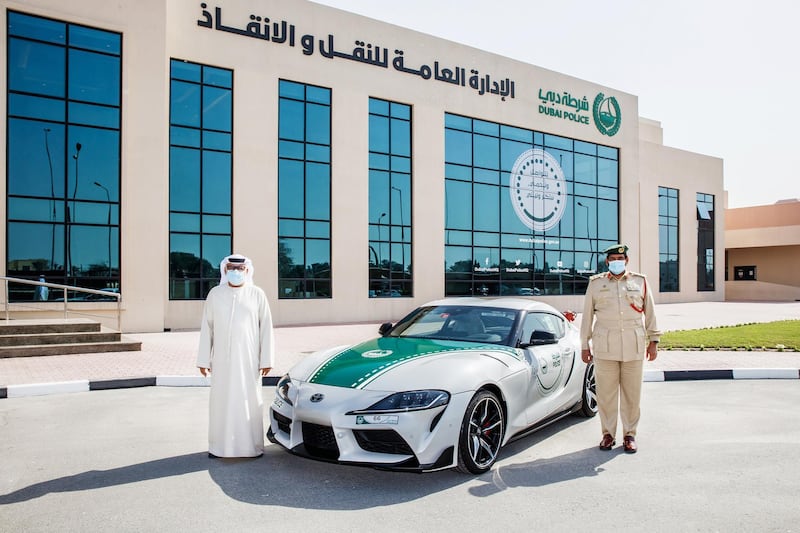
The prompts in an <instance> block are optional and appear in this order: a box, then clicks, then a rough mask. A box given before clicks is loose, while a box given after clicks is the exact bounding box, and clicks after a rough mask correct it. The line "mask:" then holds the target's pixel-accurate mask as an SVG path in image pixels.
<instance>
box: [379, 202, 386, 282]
mask: <svg viewBox="0 0 800 533" xmlns="http://www.w3.org/2000/svg"><path fill="white" fill-rule="evenodd" d="M385 216H386V213H381V216H379V217H378V271H379V272H380V270H381V269H382V268H383V256H382V254H381V248H382V247H383V230H382V228H381V220H383V217H385Z"/></svg>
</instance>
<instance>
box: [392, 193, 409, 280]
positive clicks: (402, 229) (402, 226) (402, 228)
mask: <svg viewBox="0 0 800 533" xmlns="http://www.w3.org/2000/svg"><path fill="white" fill-rule="evenodd" d="M392 189H394V190H395V191H397V192H398V193H399V194H400V240H401V241H402V242H401V244H400V249H401V250H402V257H403V279H405V277H406V226H405V223H404V222H403V190H402V189H401V188H400V187H395V186H394V185H392Z"/></svg>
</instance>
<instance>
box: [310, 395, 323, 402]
mask: <svg viewBox="0 0 800 533" xmlns="http://www.w3.org/2000/svg"><path fill="white" fill-rule="evenodd" d="M323 399H325V395H324V394H320V393H316V394H312V395H311V398H310V400H311V403H319V402H321V401H322V400H323Z"/></svg>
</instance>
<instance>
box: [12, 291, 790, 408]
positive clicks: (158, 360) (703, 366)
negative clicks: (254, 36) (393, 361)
mask: <svg viewBox="0 0 800 533" xmlns="http://www.w3.org/2000/svg"><path fill="white" fill-rule="evenodd" d="M656 310H657V313H658V319H659V326H660V327H661V329H662V330H664V331H674V330H681V329H697V328H702V327H710V326H722V325H735V324H745V323H752V322H771V321H774V320H785V319H800V302H785V303H783V302H782V303H775V302H697V303H679V304H661V305H658V306H657V307H656ZM393 318H394V319H397V318H398V317H393ZM578 320H580V317H579V318H578ZM380 322H381V321H376V322H375V323H370V324H346V325H328V326H305V327H281V328H276V330H275V337H276V342H275V345H276V350H277V359H276V365H275V368H274V369H273V370H272V373H271V374H270V376H271V377H272V378H273V379H274V378H275V377H279V376H281V375H282V374H283V373H285V372H286V371H287V370H288V369H289V368H290V367H291V366H293V365H294V364H295V363H296V362H297V361H299V360H300V359H301V358H303V357H304V356H306V355H308V354H309V353H312V352H313V351H315V350H317V349H321V348H324V347H330V346H336V345H340V344H349V343H354V342H358V341H362V340H366V339H369V338H371V337H374V336H376V335H377V331H378V326H379V324H380ZM126 336H128V337H131V338H134V339H138V340H141V341H142V351H141V352H119V353H102V354H83V355H61V356H48V357H19V358H11V359H0V397H2V396H3V394H2V393H3V391H4V390H5V391H6V392H7V395H8V397H12V396H15V395H20V396H24V395H35V394H48V393H51V392H69V391H80V390H88V384H87V382H98V381H109V380H128V379H131V378H141V379H143V380H144V381H142V384H159V385H202V384H204V382H203V380H202V378H200V377H199V373H198V371H197V368H196V366H195V357H196V355H197V342H198V337H199V332H198V331H182V332H167V333H141V334H128V335H126ZM645 369H646V374H645V379H647V380H655V381H658V380H660V379H659V375H661V376H662V377H663V374H664V373H672V375H673V377H674V376H677V375H679V372H680V371H692V372H695V373H696V375H698V376H702V374H699V372H700V371H706V370H708V371H720V370H723V371H730V370H739V371H740V372H739V373H738V375H739V377H757V378H762V377H794V378H797V377H798V372H799V370H798V369H800V353H796V352H744V351H741V352H725V351H704V352H699V351H691V352H690V351H661V352H659V357H658V359H657V360H656V361H653V362H649V363H646V364H645ZM783 369H786V370H788V373H787V372H784V370H783ZM748 371H750V373H749V374H748ZM752 371H757V372H756V373H755V374H753V373H752ZM764 371H768V372H767V373H766V374H765V372H764ZM717 377H720V376H717ZM156 378H158V379H157V380H156ZM148 379H149V380H150V382H148V381H147V380H148ZM677 379H680V378H679V377H678V378H677ZM156 381H157V383H156ZM42 384H48V386H47V387H43V386H41V385H42ZM50 384H62V385H60V387H61V388H59V387H53V386H49V385H50ZM112 386H113V383H112ZM109 388H112V387H109Z"/></svg>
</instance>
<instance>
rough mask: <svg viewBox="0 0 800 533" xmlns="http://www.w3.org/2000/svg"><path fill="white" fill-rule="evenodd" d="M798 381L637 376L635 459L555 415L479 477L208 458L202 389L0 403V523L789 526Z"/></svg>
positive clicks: (379, 530)
mask: <svg viewBox="0 0 800 533" xmlns="http://www.w3.org/2000/svg"><path fill="white" fill-rule="evenodd" d="M798 383H799V382H798V381H797V380H794V381H789V380H746V381H740V380H736V381H734V380H728V381H703V382H691V383H690V382H674V383H645V384H644V390H643V398H642V422H641V423H640V424H639V435H638V437H639V438H638V439H637V440H638V442H639V453H637V454H635V455H628V454H625V453H623V452H622V450H621V448H620V446H619V444H620V443H619V441H618V446H616V447H615V448H614V449H613V450H611V451H609V452H605V451H600V450H598V449H597V443H598V442H599V440H600V435H599V431H600V423H599V421H598V419H597V418H596V417H595V418H591V419H583V418H578V417H568V418H566V419H563V420H560V421H558V422H556V423H555V424H553V425H551V426H548V427H546V428H545V429H543V430H542V431H540V432H537V433H535V434H533V435H530V436H528V437H525V438H523V439H520V440H518V441H515V442H513V443H511V444H510V445H508V446H507V447H506V448H504V449H503V450H502V451H501V452H500V456H499V458H498V462H497V463H496V465H495V466H494V467H493V468H492V469H491V471H489V472H487V473H485V474H483V475H480V476H466V475H463V474H459V473H458V472H455V471H452V470H447V471H442V472H437V473H431V474H425V475H412V474H407V473H400V472H382V471H378V470H372V469H368V468H359V467H354V466H342V465H333V464H328V463H323V462H318V461H311V460H308V459H303V458H301V457H297V456H293V455H290V454H289V453H287V452H286V451H285V450H283V449H282V448H281V447H279V446H277V445H274V444H270V443H268V444H267V446H266V449H265V450H264V455H263V456H262V457H261V458H259V459H224V460H213V459H209V458H208V457H207V453H206V450H207V443H208V440H207V438H208V424H207V420H208V388H206V387H181V388H177V387H147V388H141V389H120V390H108V391H98V392H85V393H77V394H58V395H52V396H38V397H28V398H10V399H5V400H0V457H1V458H2V459H0V531H2V532H4V533H5V532H8V533H11V532H18V531H19V532H24V533H38V532H42V533H52V532H58V533H71V532H80V533H84V532H87V531H97V532H114V533H126V532H131V533H134V532H135V533H139V532H143V531H144V532H150V531H154V532H162V531H165V532H172V531H176V532H183V531H190V532H192V533H204V532H214V533H218V532H224V531H242V532H260V531H267V532H268V531H295V532H302V531H310V532H323V531H324V532H326V533H327V532H336V533H339V532H343V533H344V532H347V533H360V532H363V531H368V532H370V533H384V532H391V533H394V532H398V533H407V532H412V531H433V532H437V533H450V532H455V533H465V532H468V531H487V532H491V531H502V532H504V533H517V532H521V533H529V532H531V531H536V532H562V531H563V532H573V531H574V532H585V531H587V532H593V531H610V532H614V533H621V532H624V533H628V532H631V533H644V532H647V533H662V532H663V533H674V532H695V533H697V532H728V531H740V532H759V533H766V532H775V533H786V532H792V531H794V532H797V531H798V530H799V528H798V524H800V506H799V505H798V504H797V493H798V482H797V480H798V479H800V461H798V460H797V451H798V449H800V413H799V412H798V410H797V405H798V403H800V386H798ZM269 389H270V388H265V390H264V393H265V397H267V398H269V397H270V396H271V394H270V393H271V392H272V391H271V390H269Z"/></svg>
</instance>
